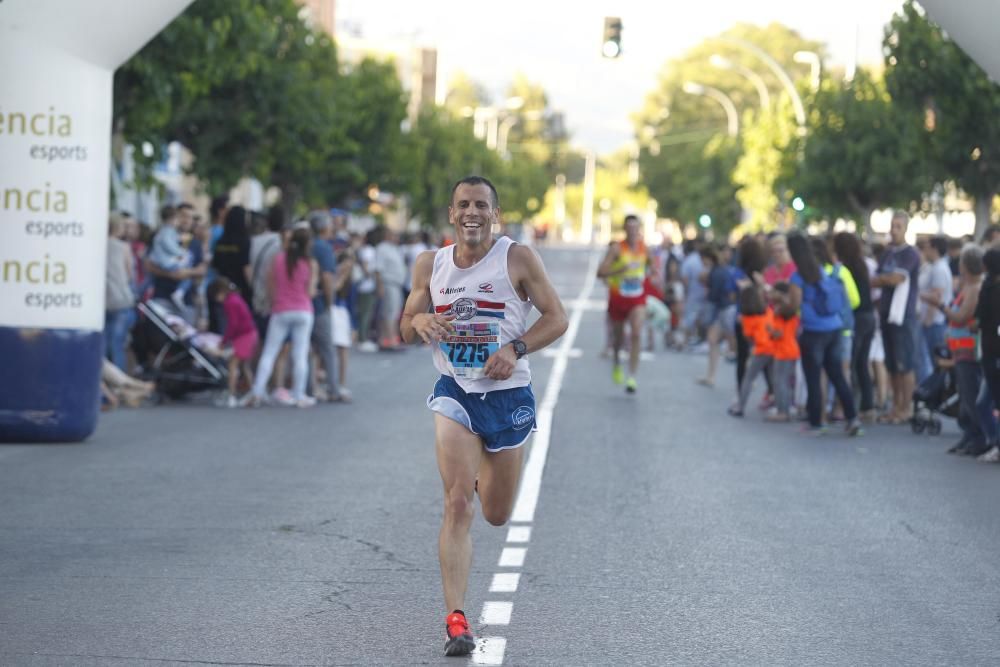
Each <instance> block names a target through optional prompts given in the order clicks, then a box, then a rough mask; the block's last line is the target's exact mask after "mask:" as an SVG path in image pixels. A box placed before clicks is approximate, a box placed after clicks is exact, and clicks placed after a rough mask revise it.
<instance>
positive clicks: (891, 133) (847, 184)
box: [791, 69, 930, 229]
mask: <svg viewBox="0 0 1000 667" xmlns="http://www.w3.org/2000/svg"><path fill="white" fill-rule="evenodd" d="M912 115H913V114H912V113H909V114H908V113H907V112H906V110H905V109H900V108H898V105H894V104H893V102H892V100H891V98H890V97H889V93H888V91H887V90H886V87H885V83H884V81H882V80H880V79H878V78H875V77H874V76H873V75H872V74H870V73H868V72H866V71H865V70H860V69H859V70H858V72H857V73H856V74H855V76H854V80H853V81H849V82H845V81H833V80H828V81H824V82H823V86H822V88H821V89H820V91H819V92H818V94H817V95H816V97H815V100H814V102H813V108H812V110H811V111H810V114H809V130H808V132H809V133H808V135H807V140H806V142H805V146H804V148H803V153H802V161H801V163H799V164H798V165H797V168H796V170H795V175H794V177H793V178H792V180H791V187H792V188H793V189H794V190H795V192H796V193H797V194H799V195H800V196H802V197H803V198H804V199H805V201H807V202H808V203H809V205H810V207H812V208H814V209H818V210H819V211H821V212H822V213H824V214H825V215H826V217H828V218H830V219H835V218H837V217H845V218H854V219H855V220H857V221H859V222H861V224H862V225H863V226H864V227H865V228H866V229H868V225H869V222H870V219H871V214H872V211H874V210H875V209H878V208H884V207H888V206H893V207H902V208H905V207H907V206H908V205H909V203H910V202H912V201H913V200H914V199H918V198H919V197H920V196H921V193H922V192H926V191H928V190H929V189H930V182H929V179H927V178H926V177H925V176H924V173H923V171H922V168H921V165H922V164H923V160H922V157H921V154H920V146H919V142H920V138H919V137H918V136H916V135H917V133H918V132H920V131H921V130H920V128H919V125H918V122H917V121H916V120H915V119H914V118H913V117H912Z"/></svg>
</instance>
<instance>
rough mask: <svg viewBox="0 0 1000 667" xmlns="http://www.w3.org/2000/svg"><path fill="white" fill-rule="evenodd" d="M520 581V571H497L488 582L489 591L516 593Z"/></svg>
mask: <svg viewBox="0 0 1000 667" xmlns="http://www.w3.org/2000/svg"><path fill="white" fill-rule="evenodd" d="M519 583H521V573H520V572H497V573H496V574H494V575H493V582H492V583H491V584H490V593H516V592H517V585H518V584H519Z"/></svg>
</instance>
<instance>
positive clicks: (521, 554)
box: [471, 252, 600, 665]
mask: <svg viewBox="0 0 1000 667" xmlns="http://www.w3.org/2000/svg"><path fill="white" fill-rule="evenodd" d="M599 258H600V255H599V254H597V253H596V252H595V253H592V254H591V256H590V264H589V266H588V268H587V277H586V279H585V280H584V283H583V288H582V289H581V290H580V295H579V296H578V297H577V298H576V299H575V300H574V301H572V302H571V303H572V305H571V308H572V315H570V320H569V329H568V330H567V331H566V335H565V336H563V338H562V342H561V344H560V345H559V347H558V348H555V350H554V353H553V354H551V355H549V354H547V355H546V356H554V357H555V361H554V362H553V364H552V374H551V375H550V376H549V381H548V384H547V385H546V387H545V395H544V396H543V397H542V401H541V403H540V404H539V406H538V410H537V413H536V424H537V427H538V430H537V431H536V432H535V435H534V437H533V438H532V442H531V452H530V453H529V454H528V462H527V464H526V465H525V467H524V473H523V476H522V479H521V488H520V489H519V490H518V493H517V502H516V503H515V504H514V511H513V513H512V515H511V522H512V523H513V524H518V525H512V526H511V527H510V528H509V529H508V531H507V543H508V544H527V543H528V542H530V541H531V525H530V524H531V522H532V521H534V519H535V508H536V507H537V506H538V495H539V493H540V491H541V487H542V474H543V473H544V471H545V461H546V459H547V458H548V453H549V438H550V436H551V433H552V415H553V412H554V411H555V407H556V402H557V401H558V400H559V391H560V390H561V389H562V383H563V378H564V377H565V375H566V367H567V365H568V364H569V360H570V359H571V358H573V359H575V358H579V357H580V356H582V355H583V351H582V350H580V349H579V348H574V347H573V343H574V342H575V341H576V335H577V333H578V332H579V330H580V321H581V320H582V319H583V313H584V311H586V310H594V309H595V308H594V304H593V303H592V302H590V301H589V298H590V294H591V292H593V290H594V283H595V281H596V275H597V262H598V259H599ZM545 352H548V350H545ZM543 354H544V352H543ZM526 524H527V525H526ZM527 553H528V549H527V547H508V546H505V547H504V548H503V551H501V552H500V560H499V561H498V562H497V566H498V567H522V566H523V565H524V559H525V556H527ZM520 581H521V573H520V572H497V573H495V574H494V575H493V580H492V582H491V583H490V593H496V594H503V593H511V594H512V593H516V592H517V587H518V585H519V584H520ZM513 612H514V603H513V602H512V601H510V600H488V601H487V602H485V603H484V604H483V612H482V614H480V617H479V622H480V624H482V625H487V626H502V625H509V624H510V619H511V615H512V614H513ZM506 650H507V639H506V638H505V637H480V638H479V639H477V640H476V650H475V651H473V652H472V655H471V662H472V664H475V665H502V664H503V658H504V652H505V651H506Z"/></svg>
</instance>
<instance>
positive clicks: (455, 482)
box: [434, 414, 483, 612]
mask: <svg viewBox="0 0 1000 667" xmlns="http://www.w3.org/2000/svg"><path fill="white" fill-rule="evenodd" d="M434 430H435V439H436V441H437V442H436V450H437V461H438V471H439V472H440V473H441V481H442V483H443V484H444V520H443V521H442V523H441V533H440V536H439V538H438V558H439V560H440V562H441V586H442V588H443V589H444V603H445V610H446V611H447V612H451V611H453V610H455V609H463V608H464V606H463V605H464V603H465V589H466V586H468V583H469V568H470V567H471V565H472V537H471V536H470V535H469V528H470V526H471V525H472V517H473V515H474V514H475V507H474V505H473V495H474V494H475V485H476V472H477V471H478V470H479V467H480V463H481V461H482V458H483V443H482V441H481V440H480V439H479V436H478V435H476V434H474V433H472V432H471V431H469V430H468V429H467V428H465V427H464V426H462V425H461V424H459V423H458V422H456V421H453V420H451V419H449V418H447V417H445V416H443V415H440V414H435V415H434Z"/></svg>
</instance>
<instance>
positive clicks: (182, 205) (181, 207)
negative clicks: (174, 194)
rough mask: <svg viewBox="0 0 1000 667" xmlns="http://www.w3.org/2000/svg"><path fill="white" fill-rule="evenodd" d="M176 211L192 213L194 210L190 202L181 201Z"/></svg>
mask: <svg viewBox="0 0 1000 667" xmlns="http://www.w3.org/2000/svg"><path fill="white" fill-rule="evenodd" d="M177 210H178V211H187V210H192V211H193V210H194V204H192V203H190V202H186V201H182V202H181V203H180V204H178V205H177Z"/></svg>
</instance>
